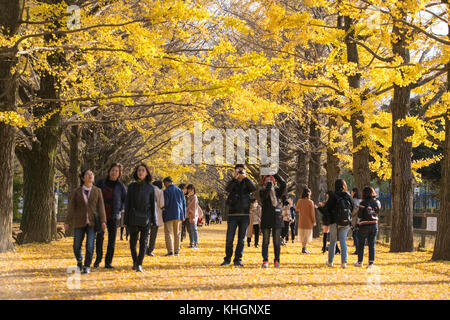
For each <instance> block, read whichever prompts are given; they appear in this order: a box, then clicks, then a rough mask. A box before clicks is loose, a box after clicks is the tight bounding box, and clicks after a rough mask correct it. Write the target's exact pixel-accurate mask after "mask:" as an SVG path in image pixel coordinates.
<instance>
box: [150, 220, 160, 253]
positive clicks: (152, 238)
mask: <svg viewBox="0 0 450 320" xmlns="http://www.w3.org/2000/svg"><path fill="white" fill-rule="evenodd" d="M157 235H158V226H157V225H156V224H152V225H151V227H150V235H149V243H148V252H149V253H150V252H153V250H155V244H156V236H157Z"/></svg>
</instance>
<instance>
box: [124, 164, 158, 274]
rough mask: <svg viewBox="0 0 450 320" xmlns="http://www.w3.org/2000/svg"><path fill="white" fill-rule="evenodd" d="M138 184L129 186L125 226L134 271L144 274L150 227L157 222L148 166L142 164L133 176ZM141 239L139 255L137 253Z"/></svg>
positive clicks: (153, 191)
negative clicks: (128, 236) (143, 264)
mask: <svg viewBox="0 0 450 320" xmlns="http://www.w3.org/2000/svg"><path fill="white" fill-rule="evenodd" d="M133 177H134V179H135V180H136V182H133V183H131V184H130V185H129V186H128V192H127V199H126V202H125V216H124V224H125V225H126V226H127V228H128V232H129V233H130V250H131V257H132V258H133V270H136V271H138V272H143V270H142V262H143V261H144V256H145V252H146V248H147V239H148V233H149V230H150V225H151V224H152V223H155V222H156V198H155V190H154V189H153V185H152V184H151V182H152V176H151V174H150V170H149V169H148V167H147V165H146V164H144V163H141V164H140V165H138V166H137V167H136V169H135V171H134V174H133ZM138 238H139V255H137V252H136V245H137V240H138Z"/></svg>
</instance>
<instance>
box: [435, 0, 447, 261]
mask: <svg viewBox="0 0 450 320" xmlns="http://www.w3.org/2000/svg"><path fill="white" fill-rule="evenodd" d="M446 3H447V9H448V10H447V11H450V7H449V3H448V1H447V2H446ZM447 38H448V39H449V40H450V24H448V33H447ZM449 91H450V62H448V63H447V92H449ZM441 170H442V177H441V199H440V201H441V202H440V210H439V215H438V221H437V233H436V241H435V242H434V250H433V256H432V260H447V261H448V260H450V232H449V230H450V188H449V186H450V112H449V110H448V109H447V114H446V116H445V140H444V158H443V159H442V161H441Z"/></svg>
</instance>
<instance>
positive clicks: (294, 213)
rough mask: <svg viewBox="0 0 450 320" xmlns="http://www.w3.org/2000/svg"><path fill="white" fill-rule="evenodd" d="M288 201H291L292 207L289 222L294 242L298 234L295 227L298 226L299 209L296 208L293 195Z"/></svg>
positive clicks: (290, 205)
mask: <svg viewBox="0 0 450 320" xmlns="http://www.w3.org/2000/svg"><path fill="white" fill-rule="evenodd" d="M288 202H289V207H290V212H291V223H290V224H289V226H290V228H291V238H292V243H294V241H295V235H296V232H295V231H296V230H295V227H296V226H297V221H296V220H297V219H296V218H297V211H296V210H295V207H294V206H293V200H292V198H291V197H289V198H288Z"/></svg>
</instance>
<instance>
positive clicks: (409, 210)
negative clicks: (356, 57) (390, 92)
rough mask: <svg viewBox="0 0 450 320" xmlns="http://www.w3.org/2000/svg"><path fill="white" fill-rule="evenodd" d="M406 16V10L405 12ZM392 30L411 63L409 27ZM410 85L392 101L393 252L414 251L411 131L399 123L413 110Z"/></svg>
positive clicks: (396, 51) (397, 51) (395, 44)
mask: <svg viewBox="0 0 450 320" xmlns="http://www.w3.org/2000/svg"><path fill="white" fill-rule="evenodd" d="M403 19H405V20H406V14H404V13H403ZM393 33H394V34H395V35H396V36H397V40H396V41H395V42H393V43H392V47H393V52H394V54H396V55H399V56H400V57H402V58H403V62H404V63H409V60H410V58H409V57H410V56H409V50H408V49H407V48H406V44H407V42H406V36H407V30H405V29H403V28H400V27H399V26H397V25H394V28H393ZM410 94H411V89H410V86H404V87H400V86H398V85H397V84H394V96H393V99H392V102H391V106H390V107H391V112H392V147H391V148H392V151H391V164H392V177H391V179H392V180H391V185H392V190H391V191H392V232H391V243H390V251H391V252H410V251H414V238H413V174H412V171H411V156H412V145H411V143H410V142H406V141H405V139H407V138H408V137H409V136H411V134H412V130H411V128H410V127H408V126H403V127H399V126H397V125H396V122H397V121H398V120H402V119H405V117H407V116H408V115H409V112H410Z"/></svg>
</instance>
